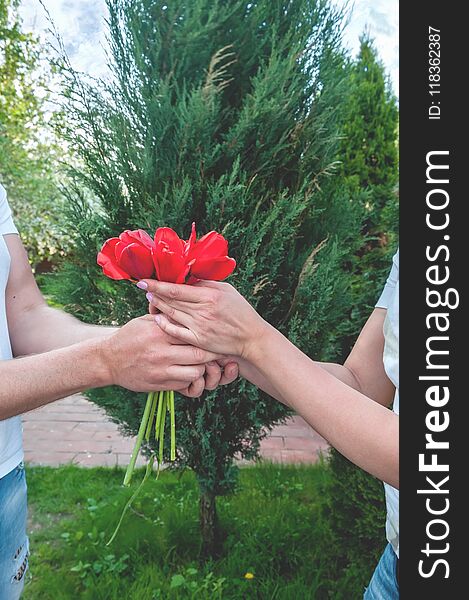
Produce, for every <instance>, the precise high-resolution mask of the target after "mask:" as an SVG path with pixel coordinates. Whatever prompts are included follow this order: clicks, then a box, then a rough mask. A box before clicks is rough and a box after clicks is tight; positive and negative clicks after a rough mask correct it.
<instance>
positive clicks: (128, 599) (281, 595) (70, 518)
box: [24, 464, 328, 600]
mask: <svg viewBox="0 0 469 600" xmlns="http://www.w3.org/2000/svg"><path fill="white" fill-rule="evenodd" d="M141 476H142V472H139V473H137V477H136V478H135V479H136V483H135V484H133V486H132V488H131V489H130V490H129V489H128V488H123V487H122V485H121V484H122V479H123V471H122V470H118V469H106V468H98V469H83V468H78V467H74V466H67V467H62V468H58V469H54V468H47V467H34V468H29V469H28V471H27V477H28V490H29V506H30V526H29V531H30V533H31V550H32V554H31V564H30V572H29V578H28V582H27V586H26V589H25V593H24V598H25V600H47V599H49V598H50V599H54V600H61V599H66V598H67V599H78V598H80V599H81V598H83V599H85V600H105V599H106V600H117V599H119V600H133V599H135V600H137V599H138V600H156V599H160V598H162V599H186V598H194V599H202V600H203V599H204V598H210V599H212V598H214V599H216V598H223V599H225V598H226V599H232V598H239V599H245V598H246V599H251V598H254V599H255V598H262V599H264V598H265V599H275V600H280V599H284V600H303V599H305V600H306V599H309V598H323V597H325V590H324V589H323V588H322V587H321V585H322V586H324V578H322V577H321V567H320V565H321V547H323V544H324V525H323V524H322V521H321V519H320V515H319V508H318V500H319V498H320V493H321V491H320V490H321V487H322V484H324V483H325V480H326V478H327V476H328V471H327V468H326V467H325V466H323V465H316V466H308V467H279V466H276V465H269V464H264V465H261V466H256V467H249V468H243V469H242V471H241V476H240V482H239V490H238V492H237V493H236V494H234V495H232V496H228V497H224V498H220V499H219V501H218V509H219V516H220V521H221V524H222V527H223V530H224V533H225V536H226V537H225V541H224V554H223V556H222V558H220V559H219V560H217V561H215V562H212V563H209V564H201V563H200V562H199V558H198V556H199V550H200V537H199V532H198V492H197V484H196V481H195V478H194V476H193V474H192V473H190V472H186V473H184V474H183V475H182V476H181V475H180V474H179V475H178V474H175V473H170V472H163V473H162V474H161V475H160V478H159V480H158V481H154V480H153V479H152V480H151V481H148V482H147V484H146V486H145V488H144V491H143V492H142V494H141V496H140V497H139V498H138V499H137V500H136V502H135V505H134V507H133V510H131V511H130V512H129V513H128V514H127V517H126V518H125V521H124V523H123V525H122V528H121V530H120V532H119V534H118V536H117V538H116V539H115V541H114V542H113V544H112V546H110V547H107V546H106V542H107V540H108V539H109V537H110V535H111V533H112V531H113V529H114V527H115V525H116V523H117V521H118V519H119V516H120V512H121V510H122V507H123V505H124V504H125V502H126V500H127V499H128V498H129V497H130V495H131V493H132V491H133V490H134V489H135V486H136V485H137V483H138V480H139V479H140V478H141ZM248 572H249V573H253V574H254V578H253V579H250V580H249V579H246V578H245V577H244V576H245V574H246V573H248Z"/></svg>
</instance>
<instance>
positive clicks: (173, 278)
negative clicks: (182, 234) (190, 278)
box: [153, 241, 190, 283]
mask: <svg viewBox="0 0 469 600" xmlns="http://www.w3.org/2000/svg"><path fill="white" fill-rule="evenodd" d="M153 261H154V263H155V269H156V276H157V279H158V280H159V281H167V282H169V283H184V281H185V278H186V275H187V274H188V272H189V270H190V265H189V264H187V263H186V259H185V258H184V256H183V255H182V254H181V253H177V252H172V251H171V250H170V249H169V247H168V244H166V243H165V242H162V241H160V242H159V243H158V244H157V246H156V249H155V250H154V252H153Z"/></svg>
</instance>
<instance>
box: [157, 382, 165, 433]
mask: <svg viewBox="0 0 469 600" xmlns="http://www.w3.org/2000/svg"><path fill="white" fill-rule="evenodd" d="M164 394H165V392H163V391H161V392H158V412H157V413H156V424H155V441H158V438H159V437H160V425H161V413H162V412H163V411H162V408H163V398H164Z"/></svg>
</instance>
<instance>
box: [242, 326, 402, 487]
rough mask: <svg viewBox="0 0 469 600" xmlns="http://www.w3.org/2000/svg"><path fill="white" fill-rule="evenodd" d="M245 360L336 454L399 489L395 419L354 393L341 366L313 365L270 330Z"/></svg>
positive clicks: (355, 390) (357, 392)
mask: <svg viewBox="0 0 469 600" xmlns="http://www.w3.org/2000/svg"><path fill="white" fill-rule="evenodd" d="M248 359H249V362H250V363H252V365H253V366H254V367H255V368H256V369H257V370H258V371H259V373H260V374H261V375H262V376H263V377H264V378H265V379H266V380H267V381H268V382H269V384H270V386H272V387H273V388H274V389H275V390H277V391H278V394H279V395H280V396H281V398H283V401H284V402H285V404H287V405H288V406H290V407H291V408H292V409H294V410H295V411H296V412H297V413H299V414H300V415H301V416H303V418H304V419H305V420H306V421H307V422H308V423H309V424H310V425H311V426H312V427H314V429H315V430H316V431H318V433H320V434H321V435H322V436H323V437H325V438H326V439H327V440H328V441H329V443H330V444H331V445H332V446H334V447H335V448H337V450H339V452H341V453H342V454H344V455H345V456H347V458H349V459H350V460H351V461H352V462H354V463H355V464H357V465H358V466H360V467H362V468H363V469H365V470H366V471H368V472H370V473H372V474H373V475H375V476H376V477H378V478H380V479H381V480H383V481H386V482H388V483H390V484H391V485H394V486H396V487H398V481H399V476H398V472H399V469H398V438H399V434H398V427H399V421H398V417H397V415H395V414H394V413H392V412H391V411H390V410H388V409H387V408H385V407H383V406H381V405H380V404H378V403H377V402H373V401H372V400H371V399H370V398H368V397H366V396H365V395H364V394H362V393H360V392H359V391H358V390H357V389H354V386H353V385H350V383H353V381H350V380H349V375H347V373H346V372H345V371H343V370H342V369H340V368H339V369H337V368H336V367H337V366H339V365H337V366H332V367H331V366H330V365H329V366H328V367H327V368H325V367H326V365H321V366H320V365H318V364H317V363H314V362H313V361H312V360H310V359H309V358H308V357H307V356H306V355H305V354H303V353H302V352H301V351H300V350H298V348H296V347H295V346H294V345H293V344H291V343H290V342H289V341H288V340H287V339H286V338H285V337H284V336H282V335H281V334H280V333H279V332H278V331H276V330H274V329H273V328H270V329H269V331H268V333H267V334H266V335H265V336H263V338H262V340H260V341H259V343H258V345H257V346H256V348H255V350H254V351H253V353H252V354H251V355H250V356H249V357H248ZM331 371H332V372H331ZM337 375H339V377H337ZM342 377H343V379H342ZM351 377H353V375H351ZM349 381H350V382H349Z"/></svg>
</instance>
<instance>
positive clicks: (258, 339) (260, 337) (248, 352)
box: [242, 320, 278, 367]
mask: <svg viewBox="0 0 469 600" xmlns="http://www.w3.org/2000/svg"><path fill="white" fill-rule="evenodd" d="M276 333H278V332H277V330H276V329H275V327H272V325H270V323H268V322H267V321H264V320H262V325H261V326H260V327H259V328H258V329H256V330H255V331H254V332H253V334H252V335H251V336H250V340H249V342H248V343H247V344H246V345H245V348H244V351H243V354H242V358H243V359H244V360H245V361H246V362H248V363H249V364H251V365H253V366H255V367H258V366H259V364H261V363H262V361H263V357H264V356H265V352H266V348H268V347H269V344H271V343H272V341H273V339H274V337H275V334H276Z"/></svg>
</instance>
